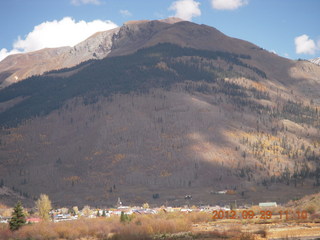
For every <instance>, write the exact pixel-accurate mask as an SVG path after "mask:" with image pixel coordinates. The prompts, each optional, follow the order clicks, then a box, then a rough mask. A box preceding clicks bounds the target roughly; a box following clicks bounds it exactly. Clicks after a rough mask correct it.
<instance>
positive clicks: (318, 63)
mask: <svg viewBox="0 0 320 240" xmlns="http://www.w3.org/2000/svg"><path fill="white" fill-rule="evenodd" d="M309 61H310V62H312V63H315V64H317V65H320V57H318V58H314V59H311V60H309Z"/></svg>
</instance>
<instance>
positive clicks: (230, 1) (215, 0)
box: [211, 0, 248, 10]
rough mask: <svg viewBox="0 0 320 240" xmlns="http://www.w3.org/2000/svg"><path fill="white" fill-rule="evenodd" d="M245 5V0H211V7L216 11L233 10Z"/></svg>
mask: <svg viewBox="0 0 320 240" xmlns="http://www.w3.org/2000/svg"><path fill="white" fill-rule="evenodd" d="M246 4H248V1H247V0H211V5H212V7H213V8H215V9H218V10H235V9H237V8H239V7H242V6H244V5H246Z"/></svg>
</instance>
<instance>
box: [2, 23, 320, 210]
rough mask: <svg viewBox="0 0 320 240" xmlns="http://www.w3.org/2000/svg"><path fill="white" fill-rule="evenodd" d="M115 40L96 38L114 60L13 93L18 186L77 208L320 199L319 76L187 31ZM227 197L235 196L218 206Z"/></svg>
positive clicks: (138, 32) (7, 98) (145, 27)
mask: <svg viewBox="0 0 320 240" xmlns="http://www.w3.org/2000/svg"><path fill="white" fill-rule="evenodd" d="M168 22H169V23H168ZM113 31H115V32H114V33H112V34H110V32H105V33H97V34H96V35H94V36H92V37H91V38H90V39H91V40H90V41H93V42H96V41H95V40H94V38H95V37H97V38H99V40H97V42H104V44H103V45H101V46H100V48H99V49H101V55H99V56H98V57H99V58H100V57H101V58H102V56H103V55H104V53H106V52H108V53H107V55H108V57H107V58H103V59H101V60H89V61H85V62H83V63H81V64H80V65H77V66H74V67H72V68H65V69H61V70H55V71H52V72H48V73H45V74H43V75H42V76H33V77H31V78H28V79H26V80H24V81H21V82H19V83H17V84H14V85H10V86H8V87H6V88H4V89H2V90H1V91H0V125H1V132H0V152H1V154H0V176H1V178H2V180H3V182H4V185H5V186H7V187H11V189H13V190H14V191H16V192H17V193H19V194H21V196H22V197H24V198H26V199H29V200H32V199H33V198H36V197H37V196H38V195H39V194H40V193H47V194H49V196H50V198H52V199H53V201H54V203H55V204H57V205H62V204H63V205H66V204H67V205H70V206H71V205H74V204H80V205H81V204H82V205H83V204H86V203H90V204H91V205H93V204H96V205H111V204H114V203H115V202H116V200H117V198H118V197H121V199H122V201H124V202H125V203H128V204H139V203H143V202H149V203H151V204H152V203H154V204H158V205H159V204H165V203H166V202H167V203H170V204H172V205H174V204H185V203H186V200H185V199H184V196H185V195H192V196H193V199H192V200H188V202H189V203H192V204H200V203H208V204H214V203H230V201H234V200H237V201H238V203H239V204H241V203H246V202H250V203H251V202H252V201H256V202H258V201H269V200H273V201H280V202H285V201H287V200H289V199H290V198H293V197H296V196H302V195H303V194H306V193H312V192H314V191H318V190H319V185H320V152H319V144H320V139H319V126H320V113H319V105H320V98H319V94H318V93H319V90H320V67H318V66H317V65H315V64H312V63H310V62H307V61H298V62H295V61H291V60H288V59H285V58H281V57H279V56H277V55H275V54H272V53H269V52H268V51H265V50H263V49H261V48H259V47H257V46H255V45H253V44H251V43H249V42H246V41H243V40H239V39H234V38H230V37H228V36H226V35H224V34H223V33H221V32H219V31H218V30H216V29H214V28H212V27H209V26H205V25H197V24H194V23H190V22H185V21H176V20H172V19H171V20H170V19H169V20H165V21H137V22H130V23H127V24H126V25H124V26H122V27H121V28H119V29H116V30H113ZM101 34H105V35H101ZM111 35H112V37H110V36H111ZM100 37H101V38H100ZM110 38H112V45H108V44H109V43H110V41H109V40H108V39H110ZM87 41H89V39H88V40H87ZM80 46H81V47H80ZM91 46H94V44H87V43H86V42H83V43H81V44H80V45H78V46H77V49H83V50H81V51H83V52H84V53H83V54H80V55H79V56H78V58H79V59H80V58H81V57H83V60H84V59H85V58H86V57H87V56H90V54H89V53H88V51H89V50H88V49H90V48H91ZM69 51H73V50H70V49H69ZM81 51H80V52H81ZM92 51H93V50H92ZM93 52H94V53H96V52H97V50H94V51H93ZM93 52H91V53H93ZM73 54H75V55H76V53H75V52H74V53H73ZM97 54H98V52H97ZM62 55H63V54H62ZM63 56H67V55H63ZM76 59H77V58H76ZM6 60H7V59H6ZM67 60H69V61H71V60H70V59H69V58H67V57H66V58H65V62H67ZM0 180H1V179H0ZM224 189H227V190H232V191H230V192H231V193H233V194H232V195H230V196H229V195H228V196H223V197H221V196H218V195H215V194H211V193H214V192H216V191H218V190H224Z"/></svg>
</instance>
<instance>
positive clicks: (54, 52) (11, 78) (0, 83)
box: [0, 18, 181, 89]
mask: <svg viewBox="0 0 320 240" xmlns="http://www.w3.org/2000/svg"><path fill="white" fill-rule="evenodd" d="M179 21H181V20H180V19H177V18H169V19H165V20H162V21H157V23H156V25H157V26H153V27H152V28H148V24H150V21H131V22H127V23H125V24H124V26H123V27H121V28H115V29H111V30H109V31H105V32H98V33H95V34H94V35H92V36H91V37H89V38H88V39H86V40H85V41H83V42H81V43H79V44H77V45H76V46H74V47H62V48H54V49H42V50H39V51H36V52H31V53H24V54H15V55H11V56H8V57H7V58H6V59H4V60H3V61H1V62H0V89H1V88H4V87H6V86H8V85H10V84H12V83H15V82H18V81H21V80H23V79H25V78H27V77H31V76H33V75H39V74H43V73H44V72H48V71H51V70H57V69H62V68H67V67H73V66H75V65H77V64H79V63H81V62H84V61H87V60H89V59H102V58H104V57H106V56H108V55H109V54H110V53H111V51H112V55H113V56H115V55H117V54H122V52H124V53H125V52H126V51H130V49H135V47H137V48H139V47H141V46H140V45H141V44H143V43H144V41H145V40H146V39H149V38H150V37H151V35H152V34H153V32H159V31H161V30H162V28H166V27H168V26H169V25H170V24H173V23H176V22H179ZM146 28H148V29H153V30H152V31H153V32H148V29H146ZM133 31H134V35H130V34H131V33H132V32H133ZM135 35H136V36H135ZM123 36H125V37H123ZM134 38H136V39H134ZM144 38H146V39H144Z"/></svg>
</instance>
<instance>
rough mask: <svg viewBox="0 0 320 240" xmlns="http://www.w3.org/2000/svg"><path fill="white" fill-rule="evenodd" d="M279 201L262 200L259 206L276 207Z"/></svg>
mask: <svg viewBox="0 0 320 240" xmlns="http://www.w3.org/2000/svg"><path fill="white" fill-rule="evenodd" d="M276 206H277V203H276V202H262V203H259V207H276Z"/></svg>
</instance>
